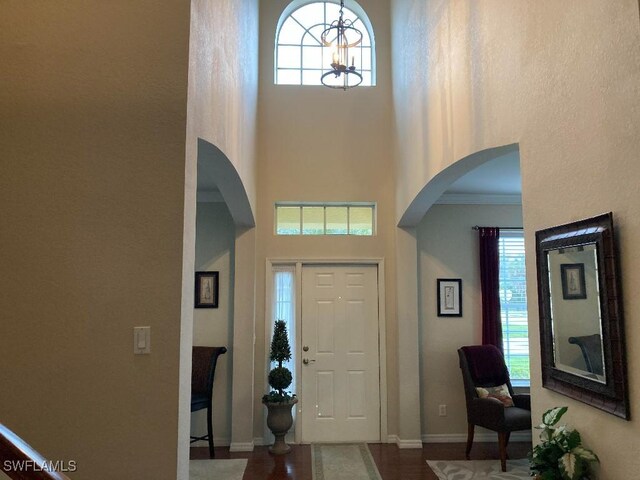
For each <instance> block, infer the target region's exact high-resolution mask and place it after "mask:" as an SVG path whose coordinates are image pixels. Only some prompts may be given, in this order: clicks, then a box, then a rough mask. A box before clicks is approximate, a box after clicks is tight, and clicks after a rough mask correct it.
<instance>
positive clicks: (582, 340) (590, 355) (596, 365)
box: [569, 333, 604, 375]
mask: <svg viewBox="0 0 640 480" xmlns="http://www.w3.org/2000/svg"><path fill="white" fill-rule="evenodd" d="M569 343H572V344H574V345H577V346H578V347H580V351H581V352H582V357H583V358H584V363H585V364H586V366H587V371H588V372H590V373H595V374H596V375H603V374H604V373H603V366H602V339H601V338H600V335H599V334H597V333H596V334H594V335H584V336H581V337H569Z"/></svg>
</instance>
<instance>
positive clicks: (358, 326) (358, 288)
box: [299, 265, 380, 443]
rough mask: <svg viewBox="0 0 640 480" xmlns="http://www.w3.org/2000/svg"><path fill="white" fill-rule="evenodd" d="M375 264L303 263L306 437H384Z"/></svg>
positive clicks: (326, 439) (303, 416) (303, 414)
mask: <svg viewBox="0 0 640 480" xmlns="http://www.w3.org/2000/svg"><path fill="white" fill-rule="evenodd" d="M377 272H378V270H377V267H376V266H336V265H330V266H303V268H302V322H301V339H302V346H303V347H302V351H301V352H300V357H301V358H302V364H301V365H300V368H301V372H302V373H301V375H302V389H301V396H300V401H301V402H300V403H301V405H300V406H299V407H300V408H301V409H302V412H301V419H302V441H303V442H305V443H307V442H346V441H349V442H352V441H371V442H377V441H380V393H379V392H380V373H379V371H380V368H379V353H378V351H379V345H378V273H377Z"/></svg>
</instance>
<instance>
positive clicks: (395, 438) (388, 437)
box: [387, 435, 398, 443]
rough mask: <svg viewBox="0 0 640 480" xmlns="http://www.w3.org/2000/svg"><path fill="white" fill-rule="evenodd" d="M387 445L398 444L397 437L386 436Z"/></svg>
mask: <svg viewBox="0 0 640 480" xmlns="http://www.w3.org/2000/svg"><path fill="white" fill-rule="evenodd" d="M387 443H398V435H388V436H387Z"/></svg>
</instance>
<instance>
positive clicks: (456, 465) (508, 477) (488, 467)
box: [427, 458, 531, 480]
mask: <svg viewBox="0 0 640 480" xmlns="http://www.w3.org/2000/svg"><path fill="white" fill-rule="evenodd" d="M427 463H428V464H429V466H430V467H431V469H432V470H433V471H434V472H435V474H436V475H437V476H438V478H439V479H440V480H531V477H530V476H529V460H527V459H526V458H522V459H519V460H507V471H506V472H502V471H500V460H455V461H447V460H427Z"/></svg>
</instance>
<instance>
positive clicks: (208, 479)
mask: <svg viewBox="0 0 640 480" xmlns="http://www.w3.org/2000/svg"><path fill="white" fill-rule="evenodd" d="M246 467H247V459H246V458H233V459H224V460H222V459H221V460H190V461H189V480H242V477H243V476H244V469H245V468H246Z"/></svg>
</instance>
